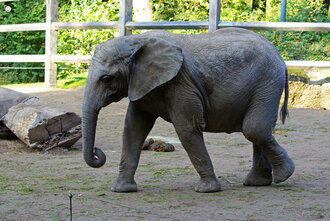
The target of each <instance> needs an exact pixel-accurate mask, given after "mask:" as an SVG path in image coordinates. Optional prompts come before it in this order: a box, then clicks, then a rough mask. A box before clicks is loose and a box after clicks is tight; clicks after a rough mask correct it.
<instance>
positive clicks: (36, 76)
mask: <svg viewBox="0 0 330 221" xmlns="http://www.w3.org/2000/svg"><path fill="white" fill-rule="evenodd" d="M6 6H10V7H11V11H10V12H6V10H5V7H6ZM45 18H46V5H45V1H44V0H34V1H31V0H20V1H14V2H7V3H3V2H1V3H0V25H6V24H24V23H38V22H45ZM44 53H45V32H43V31H25V32H7V33H6V32H4V33H0V54H1V55H5V54H8V55H16V54H17V55H24V54H44ZM43 66H44V64H43V63H0V84H6V83H13V82H36V81H41V80H43V75H44V70H43V69H31V68H34V67H43ZM5 67H11V68H13V67H24V68H25V69H5ZM27 68H28V69H27Z"/></svg>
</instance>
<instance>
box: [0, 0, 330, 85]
mask: <svg viewBox="0 0 330 221" xmlns="http://www.w3.org/2000/svg"><path fill="white" fill-rule="evenodd" d="M132 1H133V0H120V16H119V21H118V22H58V0H46V23H31V24H15V25H0V32H14V31H41V30H43V31H46V43H45V49H46V50H45V51H46V53H45V54H44V55H0V62H44V63H45V86H46V87H55V86H56V78H57V63H58V62H74V63H89V62H90V60H91V56H77V55H57V37H58V30H69V29H119V35H120V36H124V35H129V34H131V33H132V30H136V29H150V30H151V29H208V30H209V31H214V30H216V29H219V28H225V27H240V28H246V29H250V30H276V31H330V23H308V22H228V21H220V13H221V11H220V9H221V7H220V4H221V0H210V7H209V8H210V9H209V20H208V21H171V22H135V21H132V10H133V5H132ZM282 1H284V0H282ZM283 10H285V7H282V13H281V18H282V21H283V18H285V16H283V14H285V11H284V12H283ZM286 64H287V66H288V68H296V69H297V68H302V69H303V68H310V67H323V68H329V67H330V61H286Z"/></svg>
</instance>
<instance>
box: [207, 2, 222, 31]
mask: <svg viewBox="0 0 330 221" xmlns="http://www.w3.org/2000/svg"><path fill="white" fill-rule="evenodd" d="M220 5H221V3H220V0H210V5H209V32H211V31H215V30H217V29H218V24H219V22H220Z"/></svg>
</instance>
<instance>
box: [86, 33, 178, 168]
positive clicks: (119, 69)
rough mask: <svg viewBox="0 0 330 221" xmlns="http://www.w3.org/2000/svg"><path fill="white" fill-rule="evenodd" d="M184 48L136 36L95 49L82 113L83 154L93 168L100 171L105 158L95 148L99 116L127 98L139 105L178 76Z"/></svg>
mask: <svg viewBox="0 0 330 221" xmlns="http://www.w3.org/2000/svg"><path fill="white" fill-rule="evenodd" d="M182 62H183V55H182V51H181V48H179V47H177V46H175V45H173V44H171V43H169V42H168V41H165V40H162V39H160V38H150V37H147V36H145V35H144V36H143V35H135V36H134V35H133V36H127V37H120V38H117V39H112V40H109V41H107V42H105V43H103V44H101V45H98V46H97V47H96V49H95V53H94V56H93V59H92V63H91V67H90V69H89V74H88V79H87V85H86V88H85V94H84V101H83V109H82V135H83V153H84V159H85V161H86V163H87V164H88V165H89V166H91V167H95V168H98V167H101V166H103V164H104V163H105V161H106V157H105V154H104V153H103V152H102V151H101V150H100V149H98V148H97V147H94V142H95V131H96V124H97V118H98V113H99V111H100V109H101V108H102V107H104V106H107V105H109V104H110V103H112V102H117V101H120V100H121V99H122V98H123V97H127V96H128V98H129V99H130V100H131V101H136V100H138V99H140V98H142V97H143V96H145V95H146V94H147V93H149V92H150V91H151V90H153V89H155V88H156V87H158V86H159V85H161V84H164V83H166V82H167V81H169V80H171V79H172V78H173V77H175V76H176V75H177V73H178V72H179V70H180V68H181V65H182Z"/></svg>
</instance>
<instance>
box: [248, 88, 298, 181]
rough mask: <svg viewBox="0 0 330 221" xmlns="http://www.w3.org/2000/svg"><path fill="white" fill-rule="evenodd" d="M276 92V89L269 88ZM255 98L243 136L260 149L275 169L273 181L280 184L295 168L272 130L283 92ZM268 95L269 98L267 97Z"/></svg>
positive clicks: (265, 92) (263, 94)
mask: <svg viewBox="0 0 330 221" xmlns="http://www.w3.org/2000/svg"><path fill="white" fill-rule="evenodd" d="M268 90H272V91H273V92H274V90H276V89H274V88H268ZM263 92H264V93H262V94H260V96H255V97H254V101H255V103H253V102H252V105H251V106H250V109H249V110H248V112H247V113H246V116H245V117H244V120H243V134H244V136H245V137H246V138H247V139H248V140H250V141H251V142H252V143H253V144H255V145H256V146H257V147H260V148H261V150H262V152H263V153H264V154H265V156H266V158H267V159H268V160H269V161H270V163H271V165H272V168H273V181H274V182H275V183H280V182H283V181H285V180H286V179H288V178H289V177H290V176H291V175H292V173H293V172H294V169H295V166H294V163H293V161H292V160H291V159H290V157H289V156H288V154H287V152H286V151H285V150H284V149H283V148H282V147H281V146H280V145H279V144H278V143H277V141H276V140H275V138H274V136H273V135H272V130H273V128H274V126H275V123H276V120H277V114H278V106H279V100H280V96H281V93H282V90H280V91H278V93H277V94H274V93H271V92H269V91H268V93H267V90H265V91H263ZM266 94H268V96H265V95H266Z"/></svg>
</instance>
